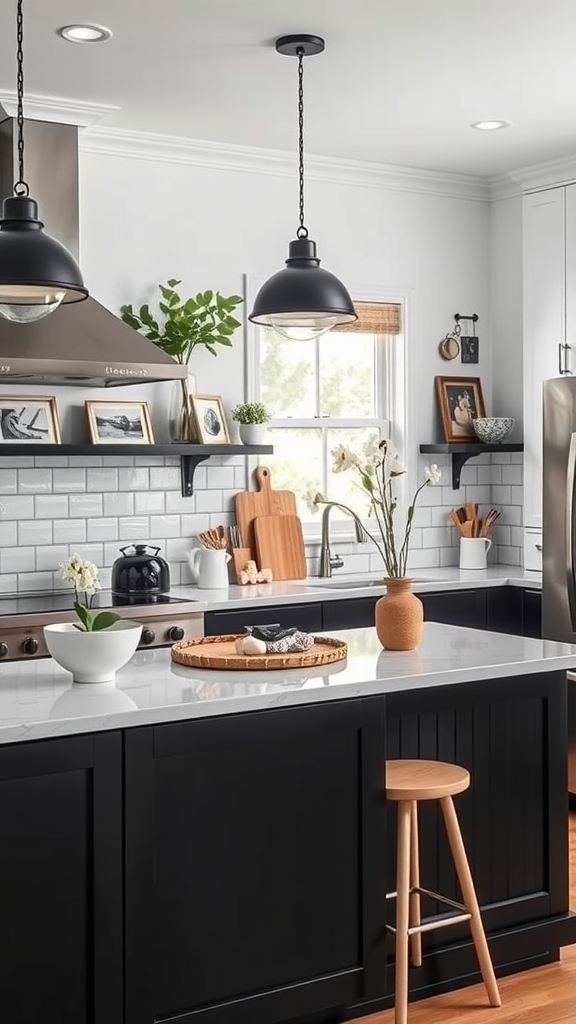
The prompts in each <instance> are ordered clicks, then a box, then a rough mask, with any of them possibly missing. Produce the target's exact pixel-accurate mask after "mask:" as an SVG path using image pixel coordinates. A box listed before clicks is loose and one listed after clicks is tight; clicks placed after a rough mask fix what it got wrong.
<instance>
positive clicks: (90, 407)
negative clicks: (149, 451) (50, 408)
mask: <svg viewBox="0 0 576 1024" xmlns="http://www.w3.org/2000/svg"><path fill="white" fill-rule="evenodd" d="M85 404H86V414H87V416H88V427H89V430H90V440H91V441H92V444H154V437H153V434H152V425H151V423H150V413H149V411H148V403H147V402H86V403H85Z"/></svg>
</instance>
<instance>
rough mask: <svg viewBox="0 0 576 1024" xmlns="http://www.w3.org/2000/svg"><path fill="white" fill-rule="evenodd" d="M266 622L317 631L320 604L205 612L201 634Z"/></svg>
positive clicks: (240, 629)
mask: <svg viewBox="0 0 576 1024" xmlns="http://www.w3.org/2000/svg"><path fill="white" fill-rule="evenodd" d="M270 622H279V623H280V625H281V626H296V627H297V628H298V629H302V630H304V631H305V632H308V633H319V632H321V630H322V605H321V604H315V603H313V602H311V603H307V602H302V603H301V604H282V605H277V606H276V607H269V606H268V607H264V608H254V607H252V608H242V609H240V610H238V609H234V610H233V611H229V612H228V611H216V612H206V613H205V615H204V635H205V636H225V635H227V634H229V633H243V632H244V627H245V626H265V625H267V624H268V623H270Z"/></svg>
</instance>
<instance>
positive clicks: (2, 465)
mask: <svg viewBox="0 0 576 1024" xmlns="http://www.w3.org/2000/svg"><path fill="white" fill-rule="evenodd" d="M33 465H34V458H33V456H32V455H15V456H14V457H12V456H8V455H0V469H28V468H30V467H31V466H33Z"/></svg>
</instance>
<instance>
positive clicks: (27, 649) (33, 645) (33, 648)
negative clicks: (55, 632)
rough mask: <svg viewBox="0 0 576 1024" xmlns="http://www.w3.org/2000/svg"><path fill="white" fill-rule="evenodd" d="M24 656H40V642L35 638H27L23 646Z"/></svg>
mask: <svg viewBox="0 0 576 1024" xmlns="http://www.w3.org/2000/svg"><path fill="white" fill-rule="evenodd" d="M22 650H23V651H24V654H38V641H37V640H35V639H34V637H33V636H28V637H26V639H25V641H24V643H23V644H22Z"/></svg>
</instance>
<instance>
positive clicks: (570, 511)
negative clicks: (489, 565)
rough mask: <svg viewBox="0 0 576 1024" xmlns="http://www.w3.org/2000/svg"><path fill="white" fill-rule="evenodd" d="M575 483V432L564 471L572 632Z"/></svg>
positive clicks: (575, 615) (575, 625)
mask: <svg viewBox="0 0 576 1024" xmlns="http://www.w3.org/2000/svg"><path fill="white" fill-rule="evenodd" d="M575 485H576V434H572V435H571V437H570V449H569V452H568V467H567V473H566V589H567V591H568V606H569V608H570V621H571V623H572V632H573V633H576V586H575V582H574V529H575V523H574V487H575Z"/></svg>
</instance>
